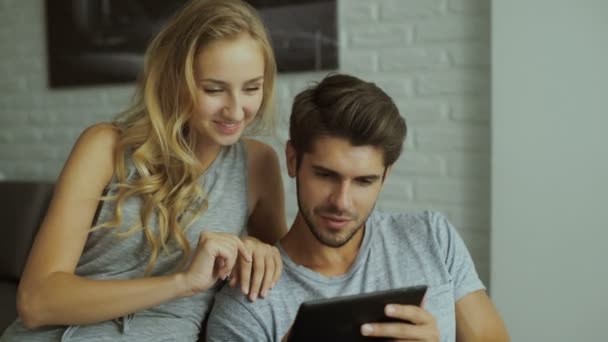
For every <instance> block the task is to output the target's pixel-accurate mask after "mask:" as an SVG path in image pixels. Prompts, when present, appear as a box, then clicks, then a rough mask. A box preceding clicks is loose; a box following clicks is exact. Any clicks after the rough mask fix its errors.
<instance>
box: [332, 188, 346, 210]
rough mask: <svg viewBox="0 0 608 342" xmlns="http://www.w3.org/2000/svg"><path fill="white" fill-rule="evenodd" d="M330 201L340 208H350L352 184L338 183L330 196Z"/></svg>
mask: <svg viewBox="0 0 608 342" xmlns="http://www.w3.org/2000/svg"><path fill="white" fill-rule="evenodd" d="M330 203H331V204H332V205H333V206H334V207H336V208H337V209H339V210H342V211H346V210H348V209H349V208H350V205H351V196H350V185H349V184H348V183H346V182H342V183H339V184H336V186H335V187H334V189H333V191H332V193H331V196H330Z"/></svg>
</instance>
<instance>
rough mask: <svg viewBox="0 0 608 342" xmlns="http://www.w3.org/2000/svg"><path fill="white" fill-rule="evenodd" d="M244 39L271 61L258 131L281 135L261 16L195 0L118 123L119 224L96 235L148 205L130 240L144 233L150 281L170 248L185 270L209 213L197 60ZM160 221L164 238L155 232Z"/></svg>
mask: <svg viewBox="0 0 608 342" xmlns="http://www.w3.org/2000/svg"><path fill="white" fill-rule="evenodd" d="M242 33H247V34H249V35H250V36H251V38H252V39H254V40H255V41H256V42H257V43H258V44H259V45H260V48H261V49H260V51H261V52H262V54H263V55H264V61H265V65H264V83H263V94H264V96H263V100H262V103H261V106H260V109H259V112H258V115H257V116H256V118H255V120H254V122H253V123H252V126H253V127H254V128H266V127H274V115H273V113H272V112H271V110H270V108H269V106H270V104H271V102H272V96H273V92H274V79H275V75H276V64H275V60H274V54H273V51H272V47H271V45H270V42H269V38H268V33H267V32H266V29H265V27H264V24H263V23H262V20H261V19H260V17H259V16H258V14H257V12H256V10H255V9H254V8H253V7H251V6H250V5H249V4H247V3H245V2H243V1H241V0H193V1H190V2H189V3H188V4H186V5H185V6H184V7H183V8H182V9H181V10H179V11H178V12H177V13H176V14H175V15H174V16H173V17H172V18H171V19H170V20H169V21H168V22H167V24H166V25H165V26H164V27H163V28H162V30H161V31H160V32H159V33H158V35H157V36H156V37H155V38H154V39H153V41H152V42H151V44H150V45H149V47H148V49H147V51H146V54H145V60H144V71H143V75H142V78H141V79H140V81H139V84H138V88H137V92H136V94H135V97H134V102H133V105H132V106H131V107H130V108H129V109H127V110H126V111H125V112H124V113H122V114H121V115H120V116H119V117H118V119H117V120H116V121H115V124H116V126H118V127H119V128H120V131H121V137H120V139H119V142H118V145H117V149H116V155H115V163H116V169H115V177H116V179H117V187H118V191H117V192H116V194H115V195H114V196H111V197H109V198H108V199H111V200H114V201H115V203H116V206H115V216H114V218H113V219H112V220H111V221H108V222H104V223H102V224H100V225H98V226H96V227H95V228H101V227H118V226H119V225H120V222H121V220H122V210H121V208H122V206H123V204H124V203H125V201H126V200H127V199H128V198H129V197H133V196H137V197H139V198H141V200H142V202H141V203H142V207H141V212H140V214H139V222H136V223H134V225H133V226H131V227H130V229H129V230H128V233H132V232H134V231H137V230H140V229H141V230H143V231H144V233H145V236H146V239H147V242H148V244H149V247H150V250H151V254H150V259H149V261H148V265H147V267H146V274H149V273H150V272H151V270H152V268H153V266H154V264H155V263H156V260H157V258H158V255H159V252H161V251H166V250H167V246H168V242H169V241H175V242H176V243H177V245H178V246H179V248H180V249H181V250H182V251H183V257H182V260H181V263H180V265H178V267H182V266H184V263H185V262H186V261H187V259H188V257H189V255H190V254H191V248H190V244H189V243H188V241H187V239H186V236H185V233H184V231H185V229H187V228H188V227H189V226H190V225H191V224H192V223H193V221H194V220H195V219H196V218H197V217H199V216H200V215H201V214H202V213H203V212H204V211H205V209H206V207H207V200H206V198H205V197H206V195H205V194H204V192H203V189H202V188H201V186H200V184H199V182H198V179H199V177H200V176H201V174H202V172H203V171H204V170H202V168H201V165H200V162H199V160H198V159H197V157H196V155H195V154H194V146H196V134H195V132H190V128H189V126H188V122H189V118H190V116H191V115H192V113H193V110H194V108H195V106H196V101H197V100H196V99H197V95H196V94H197V92H198V88H197V84H196V81H195V76H194V61H195V57H196V55H197V53H198V52H199V51H200V50H201V49H202V48H204V47H205V46H207V45H208V44H209V43H211V42H213V41H217V40H221V39H232V38H235V37H236V36H238V35H239V34H242ZM129 158H130V159H131V163H132V164H133V166H134V168H135V173H136V177H134V178H133V179H127V178H128V177H129V175H128V173H129V170H128V168H129V165H128V163H127V160H128V159H129ZM153 214H155V215H156V216H157V226H158V228H157V231H154V230H152V229H151V228H150V220H151V218H152V215H153Z"/></svg>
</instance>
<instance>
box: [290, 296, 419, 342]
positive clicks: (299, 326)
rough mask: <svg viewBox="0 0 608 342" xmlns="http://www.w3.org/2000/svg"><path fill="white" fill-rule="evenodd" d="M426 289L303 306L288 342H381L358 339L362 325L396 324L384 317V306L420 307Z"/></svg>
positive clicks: (321, 301) (360, 337)
mask: <svg viewBox="0 0 608 342" xmlns="http://www.w3.org/2000/svg"><path fill="white" fill-rule="evenodd" d="M426 289H427V287H426V285H418V286H411V287H404V288H399V289H392V290H386V291H378V292H370V293H364V294H358V295H351V296H344V297H335V298H328V299H318V300H313V301H308V302H304V303H302V304H301V305H300V308H299V310H298V313H297V315H296V318H295V321H294V324H293V326H292V328H291V336H290V338H289V341H290V342H302V341H307V342H310V341H384V339H379V338H370V337H365V336H363V335H361V325H362V324H364V323H371V322H391V321H396V320H395V319H393V318H390V317H387V316H386V315H385V314H384V308H385V307H386V305H387V304H404V305H418V306H420V305H421V304H422V299H423V298H424V294H425V293H426Z"/></svg>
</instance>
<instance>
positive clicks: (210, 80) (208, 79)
mask: <svg viewBox="0 0 608 342" xmlns="http://www.w3.org/2000/svg"><path fill="white" fill-rule="evenodd" d="M263 79H264V76H258V77H254V78H252V79H250V80H247V81H245V83H254V82H259V81H261V80H263ZM199 82H211V83H217V84H227V83H228V82H225V81H222V80H218V79H215V78H201V79H200V80H199Z"/></svg>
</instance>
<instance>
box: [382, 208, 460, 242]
mask: <svg viewBox="0 0 608 342" xmlns="http://www.w3.org/2000/svg"><path fill="white" fill-rule="evenodd" d="M372 220H373V221H372V222H373V223H372V224H373V225H375V226H380V227H381V230H382V231H385V232H390V233H395V234H399V235H403V234H406V235H408V236H411V235H429V234H431V235H435V234H437V233H438V232H439V231H441V230H445V229H446V226H447V224H448V223H447V219H446V217H445V215H443V214H442V213H440V212H438V211H434V210H412V211H393V212H391V211H380V210H378V211H376V212H375V213H374V215H373V216H372Z"/></svg>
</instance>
